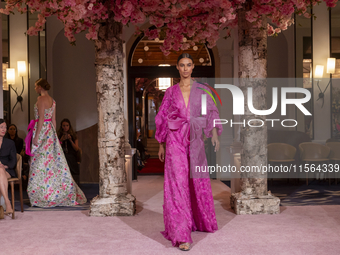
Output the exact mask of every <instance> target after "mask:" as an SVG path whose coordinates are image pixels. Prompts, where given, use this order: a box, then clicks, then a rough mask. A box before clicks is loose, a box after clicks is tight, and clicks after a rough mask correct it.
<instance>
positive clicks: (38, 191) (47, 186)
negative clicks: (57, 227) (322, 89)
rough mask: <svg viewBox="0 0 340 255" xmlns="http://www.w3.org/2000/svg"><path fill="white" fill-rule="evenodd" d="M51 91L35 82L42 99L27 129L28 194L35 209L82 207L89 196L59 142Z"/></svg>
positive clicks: (42, 84)
mask: <svg viewBox="0 0 340 255" xmlns="http://www.w3.org/2000/svg"><path fill="white" fill-rule="evenodd" d="M49 89H50V85H49V84H48V82H47V81H46V80H44V79H39V80H38V81H37V82H36V83H35V91H36V92H37V93H38V94H40V96H39V97H38V101H37V103H36V104H35V105H34V115H35V120H32V121H31V123H30V125H29V126H28V131H29V133H28V135H27V137H26V139H25V142H26V154H27V155H30V156H31V159H30V173H29V178H28V187H27V193H28V196H29V198H30V202H31V205H32V206H38V207H54V206H74V205H78V204H83V203H86V197H85V195H84V193H83V192H82V190H81V189H80V188H79V187H78V185H77V184H76V183H75V182H74V180H73V179H72V176H71V173H70V169H69V167H68V165H67V162H66V159H65V156H64V153H63V150H62V148H61V146H60V142H59V140H58V136H57V132H56V117H55V116H56V103H55V101H54V100H53V98H52V97H50V96H49V95H48V90H49ZM32 138H33V141H32V143H33V144H32V148H31V146H30V142H31V139H32ZM30 149H31V151H30Z"/></svg>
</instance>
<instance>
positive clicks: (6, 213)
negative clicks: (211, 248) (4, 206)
mask: <svg viewBox="0 0 340 255" xmlns="http://www.w3.org/2000/svg"><path fill="white" fill-rule="evenodd" d="M13 213H14V212H13V211H12V212H5V215H6V216H9V217H11V218H12V219H13Z"/></svg>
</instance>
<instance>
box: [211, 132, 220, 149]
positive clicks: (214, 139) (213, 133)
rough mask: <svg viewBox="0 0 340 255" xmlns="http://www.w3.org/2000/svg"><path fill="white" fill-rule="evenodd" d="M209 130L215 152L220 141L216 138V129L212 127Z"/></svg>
mask: <svg viewBox="0 0 340 255" xmlns="http://www.w3.org/2000/svg"><path fill="white" fill-rule="evenodd" d="M211 132H212V137H211V143H212V144H213V146H215V152H216V151H218V150H219V148H220V141H219V140H218V135H217V130H216V128H215V127H214V128H213V129H212V131H211Z"/></svg>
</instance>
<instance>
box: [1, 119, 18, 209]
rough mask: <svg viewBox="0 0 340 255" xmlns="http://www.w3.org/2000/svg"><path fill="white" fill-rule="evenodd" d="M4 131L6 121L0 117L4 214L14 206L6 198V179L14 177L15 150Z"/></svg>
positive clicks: (5, 129)
mask: <svg viewBox="0 0 340 255" xmlns="http://www.w3.org/2000/svg"><path fill="white" fill-rule="evenodd" d="M6 131H7V125H6V122H5V121H4V120H3V119H0V196H3V197H4V199H5V204H6V213H5V214H7V215H9V214H12V213H13V210H14V208H12V205H11V202H10V201H9V199H8V179H9V178H12V177H16V173H15V167H16V164H17V152H16V149H15V144H14V142H13V141H12V140H10V139H8V138H5V137H4V136H5V134H6Z"/></svg>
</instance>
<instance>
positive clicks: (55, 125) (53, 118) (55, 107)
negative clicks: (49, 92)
mask: <svg viewBox="0 0 340 255" xmlns="http://www.w3.org/2000/svg"><path fill="white" fill-rule="evenodd" d="M56 111H57V106H54V111H53V113H52V124H53V127H54V129H55V130H56V131H57V129H56V128H57V122H56V120H55V115H56Z"/></svg>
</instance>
